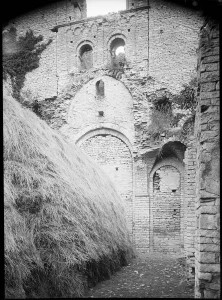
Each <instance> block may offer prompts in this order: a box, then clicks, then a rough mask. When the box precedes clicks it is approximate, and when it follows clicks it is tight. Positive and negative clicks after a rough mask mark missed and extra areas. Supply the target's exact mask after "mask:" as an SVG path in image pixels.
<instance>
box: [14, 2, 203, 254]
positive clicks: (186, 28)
mask: <svg viewBox="0 0 222 300" xmlns="http://www.w3.org/2000/svg"><path fill="white" fill-rule="evenodd" d="M74 2H75V1H63V2H62V4H61V6H60V5H58V4H55V5H54V6H51V7H50V8H49V9H46V8H45V9H43V10H39V11H35V12H33V13H30V14H28V15H27V17H26V16H23V17H21V18H18V19H16V20H15V21H13V22H14V25H15V26H16V28H17V29H18V32H20V33H22V32H23V34H25V30H27V29H29V28H30V29H33V30H34V33H35V34H40V33H41V34H42V35H43V36H44V39H45V40H47V39H49V38H51V39H52V43H51V44H50V45H49V47H48V48H46V50H44V51H43V53H42V55H41V59H40V66H39V68H38V69H36V70H34V71H33V72H31V73H28V74H27V75H26V82H25V86H24V88H23V92H25V91H27V90H31V92H32V93H33V94H34V95H38V100H42V101H41V109H42V116H43V118H44V119H45V120H46V121H47V122H48V123H49V125H50V126H51V127H52V128H54V129H57V130H60V132H61V133H62V134H63V135H64V136H65V138H66V139H67V140H68V141H70V142H73V143H77V144H78V145H79V146H80V147H82V149H85V151H86V152H87V153H88V154H89V155H90V156H92V158H94V159H95V160H98V163H99V164H100V165H101V166H102V167H103V168H104V170H105V171H106V172H107V173H109V174H110V177H111V179H112V180H113V181H115V182H116V185H117V187H118V188H119V192H120V194H121V195H122V197H123V198H124V197H127V198H124V199H125V200H124V201H125V202H126V205H127V207H128V221H129V226H130V230H131V229H132V239H133V241H134V243H135V245H136V247H137V249H138V250H139V252H141V253H146V252H147V251H149V250H151V249H153V248H154V247H153V244H152V243H153V242H152V238H153V231H152V230H153V229H152V224H153V219H152V214H153V211H152V207H151V204H152V196H153V195H152V193H151V191H150V190H149V186H150V183H151V181H150V180H151V179H150V177H149V174H150V172H151V169H152V167H153V164H154V161H155V158H156V155H157V153H156V151H155V150H154V149H152V148H153V145H152V144H151V143H150V140H149V139H148V138H147V135H146V126H147V125H148V124H149V123H150V112H151V109H150V108H151V106H152V103H151V98H152V97H151V96H152V95H154V96H155V95H157V94H158V93H159V92H161V91H162V90H167V91H169V92H175V91H178V90H180V89H181V87H182V84H184V83H187V82H189V80H190V78H191V73H192V70H194V69H195V66H196V52H195V50H196V47H197V38H198V34H197V32H198V29H199V27H200V24H201V23H202V20H201V18H200V17H199V15H198V14H197V13H196V12H195V13H194V12H193V11H191V10H189V9H187V10H186V9H181V8H180V7H177V6H176V5H173V4H166V3H165V2H164V1H163V2H160V1H156V0H155V1H149V5H150V8H148V7H144V3H145V2H146V1H138V2H136V3H137V4H138V7H136V8H135V9H133V8H132V7H130V8H131V9H130V10H128V11H124V12H119V13H115V14H109V15H107V16H103V17H94V18H87V19H84V20H83V19H81V18H82V17H84V15H80V14H79V12H78V11H76V12H75V11H73V6H72V5H73V4H74ZM83 3H84V1H83ZM131 3H132V1H131ZM130 5H131V4H130ZM27 24H28V26H27ZM46 24H47V25H46ZM115 39H121V40H122V41H124V43H125V54H126V61H127V63H126V65H125V67H124V70H123V72H119V73H117V74H114V73H113V69H112V66H111V64H110V62H111V53H110V50H111V45H112V43H113V42H114V41H115ZM84 47H90V49H91V51H90V53H92V64H93V66H92V68H91V69H88V70H83V69H82V66H81V60H80V57H81V51H82V49H84ZM90 53H88V54H89V55H91V54H90ZM88 54H87V55H88ZM99 80H102V81H103V83H104V96H102V97H100V96H99V95H97V92H96V84H97V82H98V81H99ZM115 144H116V146H117V145H119V146H118V147H117V148H115V146H114V145H115ZM93 149H94V150H93ZM104 149H106V151H104ZM100 151H102V152H103V155H102V156H101V157H100ZM113 151H114V152H116V153H118V155H117V156H116V157H115V155H114V152H113ZM144 153H148V154H147V157H146V158H145V159H143V154H144ZM129 154H130V155H131V161H130V159H129ZM104 155H105V156H104ZM100 158H101V159H102V158H103V159H104V161H105V162H104V163H102V162H101V160H100ZM125 159H126V161H125ZM116 168H118V170H116ZM121 170H122V171H121ZM181 174H182V171H180V176H181V177H180V179H181V184H183V176H182V175H181ZM125 180H126V182H125ZM181 187H182V185H181ZM180 192H181V198H180V205H181V208H180V213H181V214H180V235H181V239H180V241H181V244H183V242H182V241H183V236H184V228H183V218H184V212H183V209H182V207H183V202H182V200H183V191H182V188H181V191H180ZM129 195H130V196H129ZM165 198H166V197H165ZM127 199H130V200H127ZM175 199H176V198H175ZM177 200H178V201H179V198H177ZM172 201H173V200H172ZM161 203H162V204H163V202H161ZM178 203H179V202H178ZM162 204H161V205H162ZM178 205H179V204H178ZM156 209H157V207H156ZM176 209H177V208H176ZM162 210H164V206H162ZM172 213H173V211H172ZM176 213H177V212H176ZM177 241H179V238H178V240H177ZM178 243H179V242H178ZM180 246H181V245H180ZM158 247H159V246H158ZM167 247H168V246H167ZM167 247H165V248H166V249H167ZM168 249H170V247H168Z"/></svg>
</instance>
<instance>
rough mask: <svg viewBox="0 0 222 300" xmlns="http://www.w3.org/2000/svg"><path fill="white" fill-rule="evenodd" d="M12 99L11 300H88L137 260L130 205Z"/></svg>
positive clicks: (8, 147)
mask: <svg viewBox="0 0 222 300" xmlns="http://www.w3.org/2000/svg"><path fill="white" fill-rule="evenodd" d="M4 94H5V97H4V103H3V116H4V219H5V220H4V226H5V231H4V232H5V294H6V298H25V297H28V298H30V297H32V298H33V297H34V298H43V297H49V298H51V297H78V296H81V295H83V292H84V289H85V288H87V287H88V286H91V285H93V284H96V283H97V282H98V281H99V280H101V279H106V278H109V276H110V274H112V273H113V272H114V271H115V270H117V269H118V268H120V267H121V266H122V265H124V264H126V263H127V261H128V259H129V258H130V256H131V254H132V248H131V244H130V240H129V235H128V231H127V227H126V220H125V212H124V207H123V203H122V201H121V199H120V198H119V196H118V195H117V192H116V191H115V189H114V187H113V185H112V184H111V182H110V181H109V179H108V178H107V177H106V175H105V174H104V173H103V172H102V171H101V170H100V168H99V167H98V166H97V165H95V164H94V163H93V162H92V161H91V160H90V159H89V158H88V157H86V155H84V154H83V153H82V152H81V150H80V149H78V148H77V147H75V146H71V145H69V144H68V143H67V142H66V141H65V140H64V139H63V138H62V137H61V136H60V135H59V134H58V133H57V132H55V131H53V130H52V129H51V128H50V127H49V126H48V125H47V124H46V123H45V122H44V121H42V120H40V119H39V118H38V117H37V116H36V115H35V114H34V113H33V112H31V111H30V110H29V109H26V108H22V107H21V105H20V104H19V103H18V102H17V101H15V100H14V99H12V98H11V97H10V96H6V93H4Z"/></svg>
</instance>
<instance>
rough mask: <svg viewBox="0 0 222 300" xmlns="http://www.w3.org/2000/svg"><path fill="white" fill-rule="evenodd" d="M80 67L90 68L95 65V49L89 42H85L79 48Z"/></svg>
mask: <svg viewBox="0 0 222 300" xmlns="http://www.w3.org/2000/svg"><path fill="white" fill-rule="evenodd" d="M79 60H80V69H81V70H88V69H90V68H92V67H93V49H92V46H91V45H89V44H84V45H83V46H82V47H81V48H80V50H79Z"/></svg>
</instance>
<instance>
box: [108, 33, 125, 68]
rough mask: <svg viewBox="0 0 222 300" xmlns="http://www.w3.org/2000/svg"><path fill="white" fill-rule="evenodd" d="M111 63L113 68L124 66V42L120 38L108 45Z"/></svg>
mask: <svg viewBox="0 0 222 300" xmlns="http://www.w3.org/2000/svg"><path fill="white" fill-rule="evenodd" d="M110 54H111V61H112V64H113V67H114V68H123V67H124V65H125V64H126V57H125V41H124V40H123V39H121V38H116V39H114V40H113V41H112V42H111V44H110Z"/></svg>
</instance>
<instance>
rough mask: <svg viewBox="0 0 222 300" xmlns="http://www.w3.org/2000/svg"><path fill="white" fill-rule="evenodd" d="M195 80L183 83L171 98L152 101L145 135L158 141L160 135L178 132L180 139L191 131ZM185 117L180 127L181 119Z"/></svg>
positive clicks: (164, 135) (194, 107) (193, 114)
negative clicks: (176, 93) (181, 87)
mask: <svg viewBox="0 0 222 300" xmlns="http://www.w3.org/2000/svg"><path fill="white" fill-rule="evenodd" d="M196 89H197V80H196V78H194V79H192V80H191V81H190V83H189V84H184V86H183V89H182V90H181V92H180V93H179V94H178V95H174V96H173V97H172V99H171V100H169V98H167V97H166V96H163V97H162V98H158V99H156V100H154V101H153V109H152V114H151V122H150V124H149V126H148V127H147V129H146V131H147V135H148V138H149V139H150V140H151V141H157V142H158V141H159V140H160V139H161V137H169V136H171V135H172V134H179V135H180V137H181V138H182V139H184V138H187V136H189V135H190V134H192V132H193V127H194V120H195V111H196V105H197V103H196ZM182 118H183V119H185V122H184V123H183V125H182V127H181V128H180V127H179V126H180V124H179V123H180V121H181V119H182Z"/></svg>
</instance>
